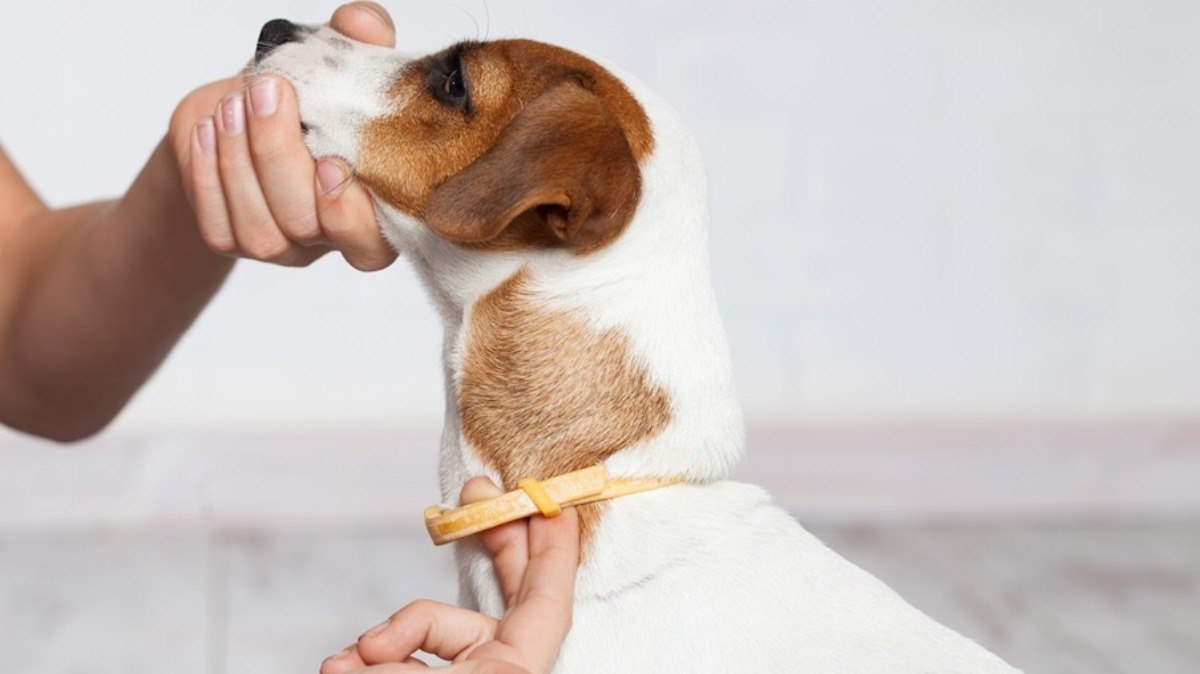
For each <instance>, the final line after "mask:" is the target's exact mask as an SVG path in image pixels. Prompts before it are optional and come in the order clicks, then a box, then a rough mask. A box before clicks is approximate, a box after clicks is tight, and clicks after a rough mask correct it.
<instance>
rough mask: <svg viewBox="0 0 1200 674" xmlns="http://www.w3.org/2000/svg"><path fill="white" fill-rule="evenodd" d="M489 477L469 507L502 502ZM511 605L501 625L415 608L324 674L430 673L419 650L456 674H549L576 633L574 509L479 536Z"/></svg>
mask: <svg viewBox="0 0 1200 674" xmlns="http://www.w3.org/2000/svg"><path fill="white" fill-rule="evenodd" d="M500 493H501V491H500V490H499V489H498V488H497V487H496V486H495V485H494V484H492V482H491V481H490V480H488V479H487V478H482V477H477V478H474V479H472V480H471V481H469V482H467V484H466V485H465V486H464V487H463V491H462V502H463V503H464V504H466V503H472V502H474V501H480V500H483V499H485V498H490V497H492V496H497V495H499V494H500ZM479 539H480V541H481V542H482V543H483V546H484V548H485V549H486V550H487V551H488V554H490V555H491V556H492V561H493V563H494V564H495V567H496V576H497V579H498V580H499V581H500V589H501V591H502V592H503V594H504V601H505V604H506V605H507V607H508V608H507V610H506V611H505V614H504V617H503V618H501V619H500V620H498V621H497V620H496V619H495V618H491V617H489V616H485V615H483V614H481V613H476V612H475V611H471V610H469V609H465V608H461V607H458V606H450V605H448V604H442V603H439V602H435V601H427V600H420V601H415V602H413V603H411V604H409V605H407V606H405V607H404V608H402V609H400V610H399V611H397V612H396V613H395V614H393V615H392V617H391V618H389V619H387V620H386V621H384V622H382V623H380V624H379V625H376V626H375V627H372V628H371V629H370V630H368V631H367V632H366V633H364V634H363V635H362V636H360V637H359V638H358V642H357V643H355V644H354V645H352V646H350V647H349V648H347V649H346V650H344V651H342V652H341V653H338V654H337V655H333V656H330V657H329V658H327V659H326V660H325V662H323V663H322V664H321V674H403V673H404V672H420V671H426V670H427V668H426V666H425V664H424V663H422V662H421V661H420V660H418V659H416V658H415V657H413V655H414V653H416V652H417V651H424V652H426V653H432V654H433V655H436V656H438V657H439V658H442V659H443V660H448V661H450V662H452V663H453V664H451V665H450V666H449V667H447V668H446V669H445V671H446V672H454V673H455V674H468V673H470V674H546V673H547V672H549V671H550V669H551V668H552V667H553V666H554V661H555V660H556V659H557V658H558V649H559V647H560V646H561V645H562V642H563V639H565V638H566V636H567V632H568V631H570V629H571V611H572V608H573V606H574V598H575V573H576V571H577V570H578V568H579V520H578V518H577V515H576V513H575V509H574V508H567V509H564V510H563V513H562V515H559V516H558V517H555V518H551V519H547V518H544V517H541V516H534V517H532V518H530V519H529V520H527V521H526V520H521V521H517V522H511V523H509V524H505V525H503V526H500V527H496V528H495V529H491V530H489V531H485V532H483V533H481V534H479Z"/></svg>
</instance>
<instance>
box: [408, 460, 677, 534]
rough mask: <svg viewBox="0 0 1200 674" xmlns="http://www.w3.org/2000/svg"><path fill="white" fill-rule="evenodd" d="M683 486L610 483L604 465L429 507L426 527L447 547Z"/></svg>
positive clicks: (651, 481)
mask: <svg viewBox="0 0 1200 674" xmlns="http://www.w3.org/2000/svg"><path fill="white" fill-rule="evenodd" d="M680 481H682V478H678V477H675V478H657V477H648V478H626V477H617V478H612V479H609V478H608V474H607V472H606V471H605V470H604V466H592V467H591V468H584V469H583V470H577V471H575V472H573V473H565V474H563V475H559V476H557V477H552V478H550V479H547V480H541V481H539V480H534V479H525V480H521V481H520V482H518V483H517V487H518V488H517V489H516V490H514V491H510V492H508V493H507V494H503V495H501V496H496V497H493V498H490V499H486V500H483V501H476V502H475V503H472V504H470V505H465V506H462V507H461V508H443V507H441V506H437V505H432V506H429V507H428V508H426V509H425V528H426V529H428V530H429V537H430V538H432V539H433V543H434V545H444V544H446V543H449V542H450V541H456V540H458V539H460V538H465V537H467V536H470V535H472V534H477V533H479V532H480V531H487V530H488V529H491V528H493V527H498V526H500V525H501V524H507V523H509V522H515V521H517V520H519V519H524V518H526V517H529V516H530V515H535V514H537V513H541V514H542V515H544V516H546V517H556V516H558V515H559V514H561V513H562V509H563V507H564V506H576V505H581V504H584V503H592V502H594V501H605V500H608V499H610V498H617V497H618V496H627V495H629V494H636V493H638V492H640V491H648V490H650V489H658V488H659V487H666V486H667V485H672V484H675V483H677V482H680Z"/></svg>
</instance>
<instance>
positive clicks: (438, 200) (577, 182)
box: [255, 20, 656, 255]
mask: <svg viewBox="0 0 1200 674" xmlns="http://www.w3.org/2000/svg"><path fill="white" fill-rule="evenodd" d="M255 62H256V71H257V72H262V73H266V72H272V73H278V74H280V75H283V76H284V77H286V78H288V79H289V80H290V81H292V83H293V84H294V86H295V87H296V91H297V95H298V99H299V103H300V112H301V120H302V123H303V125H304V128H305V134H306V142H307V143H308V145H309V147H310V149H311V150H312V151H313V153H314V154H315V155H318V156H321V155H338V156H341V157H343V158H345V159H347V160H348V161H349V162H351V163H352V164H353V165H354V167H355V171H356V175H357V178H358V179H359V180H361V181H362V183H363V184H364V185H365V186H366V187H367V188H369V189H370V190H371V192H372V193H373V194H374V195H375V197H376V198H377V200H378V201H379V202H380V203H381V204H382V205H384V206H385V207H386V209H390V210H393V211H394V212H395V213H394V214H399V215H400V216H401V217H400V218H399V219H400V220H410V219H411V220H412V221H415V222H416V223H420V225H421V226H423V227H425V228H427V229H428V230H429V231H430V232H432V233H434V234H436V235H437V236H438V237H440V238H442V239H444V240H447V241H450V242H454V243H455V244H456V245H458V246H461V247H463V248H466V249H470V250H476V251H516V250H545V249H555V248H556V249H562V250H565V251H568V252H570V253H572V254H575V255H586V254H588V253H590V252H593V251H596V250H598V249H601V248H604V247H605V246H607V245H608V244H610V243H611V242H613V241H614V240H615V239H617V238H618V237H620V236H621V234H622V232H623V231H624V230H625V229H626V227H627V226H628V225H629V223H630V220H631V219H632V217H633V215H634V213H635V211H636V210H637V208H638V205H639V201H640V199H641V197H642V193H643V178H642V166H643V165H644V163H645V161H646V159H647V158H648V157H649V156H650V155H651V153H652V152H653V151H654V148H655V142H656V141H655V138H654V135H653V133H652V130H651V122H650V119H649V118H648V116H647V114H646V111H645V109H644V108H643V106H642V105H641V104H640V103H639V101H638V100H637V99H636V98H635V97H634V95H633V94H632V93H631V92H630V90H629V88H628V87H626V85H625V84H624V83H623V82H622V81H621V80H620V79H619V78H618V77H617V76H615V75H614V74H613V73H612V72H610V71H609V70H608V69H606V68H604V67H602V66H600V65H599V64H597V63H595V62H594V61H592V60H590V59H588V58H585V57H583V56H580V55H578V54H576V53H573V52H570V51H567V50H565V49H561V48H559V47H554V46H551V45H547V44H542V43H538V42H533V41H529V40H500V41H493V42H460V43H458V44H455V45H453V46H451V47H449V48H447V49H445V50H443V51H440V52H438V53H436V54H432V55H429V56H424V57H411V56H407V55H404V54H403V53H401V52H397V51H393V50H390V49H384V48H380V47H375V46H371V45H365V44H362V43H358V42H353V41H351V40H348V39H346V38H345V37H343V36H341V35H339V34H338V33H336V32H335V31H333V30H332V29H330V28H327V27H304V26H296V25H294V24H291V23H289V22H287V21H284V20H275V21H272V22H270V23H268V24H267V25H266V26H265V27H264V28H263V32H262V35H261V36H260V41H259V49H258V52H257V55H256V59H255ZM386 216H387V214H384V217H382V218H381V221H383V222H382V224H383V225H384V228H385V232H386V230H387V229H388V227H389V226H393V227H395V226H398V225H396V224H395V223H394V222H388V220H389V218H388V217H386ZM393 219H395V218H393ZM389 235H394V233H390V232H389Z"/></svg>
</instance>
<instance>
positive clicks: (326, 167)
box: [317, 159, 349, 195]
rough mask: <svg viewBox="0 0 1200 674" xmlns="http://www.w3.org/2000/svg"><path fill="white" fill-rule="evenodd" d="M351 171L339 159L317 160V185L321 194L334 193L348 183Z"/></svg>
mask: <svg viewBox="0 0 1200 674" xmlns="http://www.w3.org/2000/svg"><path fill="white" fill-rule="evenodd" d="M347 177H349V172H348V171H346V168H345V165H344V164H343V163H342V162H340V161H338V160H337V159H322V160H321V161H319V162H317V185H318V186H320V188H321V194H326V195H328V194H332V193H333V192H334V191H336V190H338V189H340V188H341V187H342V186H343V185H345V184H346V178H347Z"/></svg>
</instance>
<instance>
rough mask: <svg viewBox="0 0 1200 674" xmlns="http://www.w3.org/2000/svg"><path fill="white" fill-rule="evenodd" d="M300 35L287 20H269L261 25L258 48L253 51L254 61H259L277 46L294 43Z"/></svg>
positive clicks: (297, 29) (295, 27) (298, 30)
mask: <svg viewBox="0 0 1200 674" xmlns="http://www.w3.org/2000/svg"><path fill="white" fill-rule="evenodd" d="M299 33H300V27H299V26H297V25H296V24H294V23H292V22H291V21H288V20H287V19H271V20H270V21H268V22H266V23H264V24H263V27H262V32H260V33H259V34H258V47H256V48H255V49H254V60H255V61H261V60H262V58H263V57H264V56H266V55H267V54H268V53H270V51H271V50H272V49H274V48H276V47H278V46H279V45H282V44H287V43H289V42H294V41H295V40H296V39H297V38H298V37H299Z"/></svg>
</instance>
